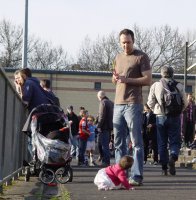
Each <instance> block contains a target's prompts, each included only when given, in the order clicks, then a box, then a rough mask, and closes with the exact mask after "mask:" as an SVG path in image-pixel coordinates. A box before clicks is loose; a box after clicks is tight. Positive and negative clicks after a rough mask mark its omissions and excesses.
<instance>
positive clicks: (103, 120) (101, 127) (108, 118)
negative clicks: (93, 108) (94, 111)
mask: <svg viewBox="0 0 196 200" xmlns="http://www.w3.org/2000/svg"><path fill="white" fill-rule="evenodd" d="M97 98H98V99H99V101H100V104H99V113H98V123H97V130H98V142H99V143H100V145H101V146H102V151H103V158H102V165H104V166H109V165H110V150H109V143H110V136H111V131H112V130H113V122H112V119H113V108H114V103H113V102H112V101H110V100H109V99H108V97H106V95H105V92H104V91H99V92H98V93H97Z"/></svg>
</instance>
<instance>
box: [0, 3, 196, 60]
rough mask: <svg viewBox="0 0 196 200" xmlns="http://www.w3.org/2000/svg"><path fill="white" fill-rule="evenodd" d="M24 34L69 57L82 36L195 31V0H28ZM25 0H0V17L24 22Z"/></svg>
mask: <svg viewBox="0 0 196 200" xmlns="http://www.w3.org/2000/svg"><path fill="white" fill-rule="evenodd" d="M28 2H29V7H28V11H29V15H28V34H29V35H34V36H35V37H38V38H40V39H43V40H44V41H48V42H51V43H52V44H53V45H54V46H60V45H61V46H62V47H63V49H64V50H65V51H66V52H67V53H68V54H69V55H71V56H72V57H73V58H74V57H76V56H77V55H78V53H79V49H80V48H81V46H82V44H83V42H84V39H85V37H86V36H88V37H89V38H90V39H91V40H92V41H93V40H96V39H97V37H98V36H100V37H101V36H107V35H109V34H110V33H112V32H115V33H119V32H120V31H121V30H122V29H124V28H130V29H131V28H132V27H133V25H134V24H137V25H138V26H139V27H141V28H151V27H160V26H164V25H166V24H168V25H170V26H171V27H172V28H179V30H180V31H182V32H184V33H185V32H187V31H196V14H195V12H196V0H138V1H137V0H135V1H133V0H28ZM24 16H25V0H0V20H2V19H6V20H9V21H10V22H11V23H12V24H13V25H16V26H18V25H19V26H22V27H23V25H24Z"/></svg>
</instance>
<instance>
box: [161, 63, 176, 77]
mask: <svg viewBox="0 0 196 200" xmlns="http://www.w3.org/2000/svg"><path fill="white" fill-rule="evenodd" d="M161 76H162V77H163V78H173V76H174V70H173V68H172V67H167V66H163V67H161Z"/></svg>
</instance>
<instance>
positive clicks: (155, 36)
mask: <svg viewBox="0 0 196 200" xmlns="http://www.w3.org/2000/svg"><path fill="white" fill-rule="evenodd" d="M133 29H134V32H135V44H136V46H137V47H138V48H139V49H141V50H143V51H144V52H146V53H147V54H148V55H149V57H150V60H151V66H152V69H153V71H154V72H158V71H159V70H160V68H161V67H162V66H164V65H169V66H172V67H174V68H175V69H176V71H178V72H179V71H181V70H182V68H183V66H184V49H183V45H184V37H183V36H182V35H181V34H180V33H179V31H178V29H172V28H171V27H170V26H168V25H165V26H162V27H160V28H154V29H146V30H142V29H141V28H139V27H138V26H137V25H134V28H133Z"/></svg>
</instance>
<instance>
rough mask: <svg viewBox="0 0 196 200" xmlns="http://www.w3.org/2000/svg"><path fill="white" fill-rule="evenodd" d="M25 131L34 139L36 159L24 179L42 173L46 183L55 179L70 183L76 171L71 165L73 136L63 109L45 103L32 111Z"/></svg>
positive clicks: (29, 166) (31, 163)
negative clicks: (70, 140)
mask: <svg viewBox="0 0 196 200" xmlns="http://www.w3.org/2000/svg"><path fill="white" fill-rule="evenodd" d="M23 132H25V133H27V134H28V136H29V137H31V139H32V150H33V153H34V160H33V161H32V162H30V163H29V165H28V166H26V167H25V180H26V181H29V179H30V175H31V174H37V175H38V174H39V179H40V180H41V181H42V182H43V183H44V184H50V183H52V182H54V180H56V181H57V182H59V183H62V184H64V183H67V182H68V181H69V182H71V181H72V178H73V171H72V168H71V166H70V163H71V160H72V157H71V156H70V148H71V145H70V143H69V138H70V137H71V136H72V135H71V131H70V126H69V121H68V120H67V118H66V116H65V114H64V112H63V110H62V109H61V108H60V107H58V106H55V105H49V104H42V105H40V106H38V107H36V108H34V109H33V110H32V112H31V113H30V115H29V117H28V119H27V121H26V123H25V125H24V127H23Z"/></svg>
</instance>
